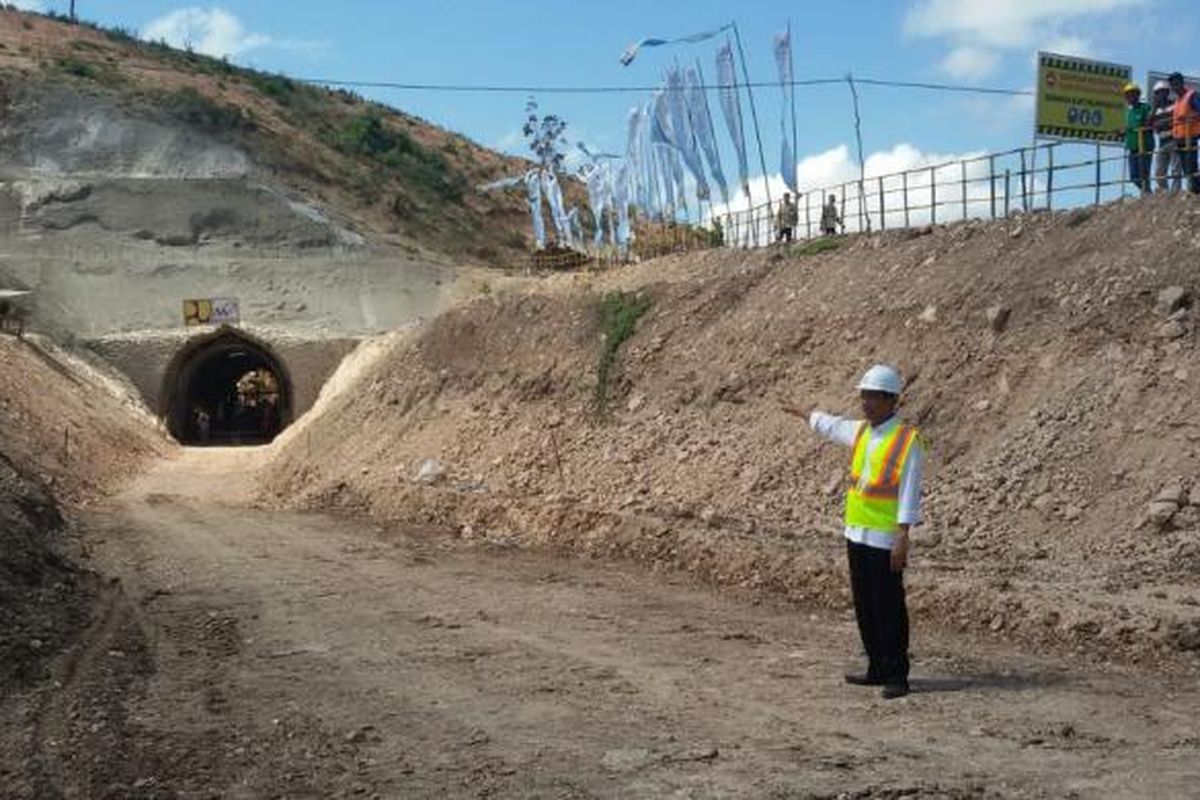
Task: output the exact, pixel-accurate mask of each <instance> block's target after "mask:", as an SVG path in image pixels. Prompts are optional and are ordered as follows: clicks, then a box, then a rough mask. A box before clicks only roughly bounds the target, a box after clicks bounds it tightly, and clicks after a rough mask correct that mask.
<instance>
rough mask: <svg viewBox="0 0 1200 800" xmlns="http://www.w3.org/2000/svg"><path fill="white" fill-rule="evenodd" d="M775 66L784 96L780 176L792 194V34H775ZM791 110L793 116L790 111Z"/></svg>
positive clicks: (794, 182)
mask: <svg viewBox="0 0 1200 800" xmlns="http://www.w3.org/2000/svg"><path fill="white" fill-rule="evenodd" d="M775 66H777V67H778V68H779V90H780V92H781V93H782V95H783V98H782V99H783V103H782V104H781V105H780V107H779V109H780V110H779V134H780V136H781V140H782V145H781V146H780V154H779V155H780V168H779V171H780V174H782V175H783V182H784V183H785V184H786V185H787V187H788V188H789V189H791V190H792V192H795V191H796V159H795V155H794V154H795V152H796V150H795V143H794V142H792V136H791V133H789V131H788V119H789V118H791V119H795V115H796V109H795V108H793V107H792V103H793V102H794V99H795V92H794V91H792V32H791V31H786V32H784V33H777V34H775ZM789 109H791V114H790V115H789V114H788V110H789Z"/></svg>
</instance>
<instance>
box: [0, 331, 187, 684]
mask: <svg viewBox="0 0 1200 800" xmlns="http://www.w3.org/2000/svg"><path fill="white" fill-rule="evenodd" d="M0 376H2V380H0V699H4V698H6V697H7V696H8V694H9V693H11V692H13V691H14V690H17V689H20V688H22V687H23V686H24V685H25V684H27V683H29V682H31V681H34V680H36V679H37V678H39V677H41V676H42V675H43V674H44V670H45V668H46V665H47V663H48V662H49V660H50V659H51V658H53V657H54V656H55V655H56V654H58V653H59V652H60V651H61V650H63V649H64V648H67V647H70V646H71V645H73V644H74V640H75V637H76V635H77V634H78V632H79V630H80V628H81V627H82V626H84V625H85V624H87V623H88V622H89V621H90V619H91V615H92V603H93V600H94V597H95V594H96V592H97V588H98V587H97V583H98V582H97V580H96V578H95V577H94V576H93V575H91V574H90V573H88V572H86V571H83V570H81V569H80V568H79V567H78V566H76V563H77V559H75V558H73V557H72V556H73V555H76V554H75V553H74V550H75V549H76V543H75V542H74V540H73V538H72V537H70V536H68V535H67V530H68V527H69V521H70V518H71V517H72V516H73V512H76V511H78V510H79V509H81V508H84V507H86V506H88V505H89V504H91V503H92V502H94V501H95V500H97V499H98V498H100V497H101V496H103V495H105V494H106V493H108V492H109V491H111V490H112V489H114V488H116V487H118V486H120V485H121V483H122V482H123V481H125V480H127V479H128V478H130V477H132V476H133V475H134V474H136V473H137V472H138V471H140V470H141V469H142V468H143V467H144V466H145V464H146V463H148V462H149V461H150V460H151V459H154V458H156V457H161V456H163V455H165V454H167V453H168V452H170V451H171V445H169V444H168V442H167V441H166V439H165V437H163V436H161V435H159V433H158V431H157V430H156V428H155V426H154V425H153V424H152V422H151V420H150V418H149V416H148V415H147V414H146V413H145V411H143V410H142V409H141V407H140V406H138V405H137V404H136V403H135V402H134V401H132V400H131V397H132V390H131V389H129V388H128V387H126V386H124V385H123V384H122V383H121V382H120V381H119V380H116V379H114V378H113V377H112V376H111V374H110V373H109V372H108V371H107V370H106V369H105V368H104V367H103V366H97V365H93V364H89V363H88V362H85V361H81V360H79V358H77V357H75V356H73V355H70V354H67V353H65V352H64V351H62V350H59V349H58V348H56V347H54V346H53V345H52V344H50V343H49V342H47V341H45V340H40V341H37V342H32V341H29V340H24V341H23V340H19V339H14V338H12V337H9V336H0Z"/></svg>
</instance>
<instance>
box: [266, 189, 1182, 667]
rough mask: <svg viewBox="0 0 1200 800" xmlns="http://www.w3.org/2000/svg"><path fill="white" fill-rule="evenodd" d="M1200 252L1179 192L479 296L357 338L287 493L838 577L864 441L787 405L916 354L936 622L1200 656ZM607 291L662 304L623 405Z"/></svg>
mask: <svg viewBox="0 0 1200 800" xmlns="http://www.w3.org/2000/svg"><path fill="white" fill-rule="evenodd" d="M1198 257H1200V206H1198V205H1196V203H1195V202H1194V201H1193V200H1191V199H1189V198H1169V199H1168V198H1163V199H1158V198H1155V199H1151V200H1142V201H1137V202H1132V203H1125V204H1118V205H1113V206H1109V207H1104V208H1101V209H1097V210H1094V211H1093V210H1092V209H1085V210H1077V211H1074V212H1069V213H1055V214H1037V215H1031V216H1024V217H1021V218H1018V219H1013V220H1009V221H1005V222H1000V223H990V224H985V223H978V222H968V223H962V224H957V225H953V226H948V227H937V228H932V229H925V230H918V231H908V232H889V233H886V234H876V235H871V236H864V237H861V238H856V239H852V240H845V241H843V242H842V244H841V246H840V247H838V248H837V249H834V250H832V251H827V252H822V253H814V252H813V248H811V247H809V248H805V247H804V246H796V247H793V248H791V249H773V250H771V251H770V252H754V253H746V252H736V251H728V250H722V251H710V252H708V253H705V254H699V255H688V256H679V257H673V258H668V259H665V260H658V261H652V262H647V263H644V264H642V265H640V266H638V267H636V268H631V269H629V270H626V271H621V272H619V273H609V274H604V275H597V276H588V275H579V276H569V277H564V278H563V279H562V280H560V281H558V282H557V283H552V284H550V285H547V286H546V287H544V288H542V289H538V290H536V291H529V292H523V293H522V292H512V293H505V294H492V295H488V296H483V297H480V298H479V299H478V300H477V301H476V302H474V303H473V304H471V305H469V306H466V307H463V308H460V309H456V310H453V311H450V312H448V313H446V314H443V315H441V316H440V317H438V318H436V319H434V320H432V321H431V322H429V323H427V324H425V325H423V326H422V327H419V328H416V329H413V330H411V331H408V332H405V333H402V334H397V335H395V336H393V337H390V338H389V339H388V340H386V341H383V342H379V343H377V344H376V345H375V352H374V353H373V354H372V355H371V357H370V359H368V358H366V357H364V358H360V359H359V361H358V363H357V364H356V366H355V372H356V377H353V378H350V377H348V378H347V379H346V380H345V381H342V382H341V383H345V384H349V385H350V389H351V390H346V389H347V387H346V386H336V387H331V391H330V392H329V393H328V395H327V396H326V397H325V398H323V400H322V401H321V402H320V403H319V405H318V409H317V411H315V412H314V413H313V414H312V415H311V416H310V417H309V418H308V419H307V421H306V422H302V423H301V424H300V425H298V426H297V427H295V428H293V429H292V430H291V431H290V432H289V433H288V435H287V436H285V437H284V442H283V443H282V444H280V445H279V448H280V449H279V453H278V456H277V458H276V460H275V463H274V465H273V467H272V469H271V470H270V474H269V476H268V478H267V479H266V481H265V487H264V495H265V497H266V498H267V499H268V501H269V502H272V503H275V504H281V505H298V506H303V507H309V508H329V507H338V508H344V509H346V510H349V511H354V512H367V513H370V514H373V515H377V516H379V517H381V518H387V519H390V520H401V521H408V522H419V523H436V524H441V525H444V526H447V527H448V528H449V529H451V530H453V531H454V532H456V533H457V534H458V535H461V536H462V537H467V538H482V539H487V540H491V541H495V542H503V543H509V544H519V545H531V546H535V547H543V548H549V549H553V550H560V551H564V552H569V553H576V554H589V555H590V554H596V555H626V556H631V557H633V558H635V559H639V560H642V561H644V562H647V563H650V564H652V565H655V566H661V567H664V568H678V569H683V570H687V571H690V572H692V573H694V574H696V575H698V576H701V577H703V578H704V579H706V580H708V581H712V582H715V583H717V584H723V585H733V586H739V587H748V588H752V589H761V590H765V591H769V592H772V593H776V594H782V595H785V596H787V597H789V598H792V599H794V600H797V601H801V602H804V603H813V604H817V605H823V606H835V607H844V606H845V604H846V603H847V597H846V590H845V588H844V586H845V579H844V573H843V570H844V567H843V560H844V555H843V546H842V545H841V541H840V538H839V522H838V518H839V513H840V504H841V497H840V495H841V492H840V486H841V482H842V480H843V477H842V476H843V471H844V468H845V459H846V454H845V453H844V452H839V451H838V449H837V448H835V447H833V446H830V445H826V444H824V443H821V442H819V441H818V440H816V438H815V437H814V436H813V435H812V434H811V433H810V432H809V431H808V430H807V428H806V426H803V425H800V424H798V423H797V421H796V420H794V419H793V418H791V417H788V416H786V415H784V414H783V413H781V412H780V410H779V407H780V404H781V403H789V404H797V405H801V406H813V405H815V406H819V407H821V408H824V409H826V410H829V411H833V412H840V413H844V414H854V412H855V411H856V398H855V393H854V390H853V386H854V382H855V380H856V378H857V376H858V375H859V374H860V373H861V372H862V371H863V369H864V368H865V367H866V366H868V365H869V364H871V363H872V362H876V361H885V362H894V363H897V364H898V365H899V366H900V367H901V369H902V370H903V372H904V374H905V375H906V377H907V380H908V385H907V388H906V392H905V397H904V413H905V414H906V415H907V416H908V418H910V419H911V420H914V421H916V422H917V423H919V424H920V425H921V427H922V429H923V430H924V432H925V434H926V436H927V438H928V440H929V441H930V443H931V468H930V474H929V475H928V479H927V490H926V498H927V501H926V510H925V514H926V520H925V523H924V524H923V525H922V526H921V527H920V528H919V529H918V532H917V534H916V536H915V541H916V545H915V546H916V554H915V557H914V559H913V566H912V568H911V569H910V571H909V578H908V580H909V596H910V606H911V608H912V609H913V612H914V615H915V617H916V619H917V622H918V630H920V626H921V625H926V624H930V623H931V622H935V623H937V624H939V625H945V626H949V627H950V628H951V629H961V630H962V631H964V632H967V633H969V634H971V635H978V636H982V637H995V638H1001V639H1013V640H1022V641H1025V642H1028V643H1032V644H1036V645H1037V646H1046V647H1050V648H1051V649H1063V650H1066V651H1074V652H1077V653H1078V654H1080V655H1081V656H1083V657H1085V658H1089V659H1098V660H1108V659H1118V660H1127V659H1132V660H1135V661H1146V660H1153V661H1155V662H1159V663H1161V664H1162V665H1164V666H1166V665H1182V666H1185V667H1186V666H1188V665H1190V668H1192V669H1195V668H1196V667H1197V666H1200V660H1198V659H1200V481H1197V477H1198V476H1200V472H1198V468H1200V423H1198V422H1197V420H1196V418H1195V413H1194V398H1195V396H1196V392H1197V388H1198V381H1200V359H1198V357H1197V347H1196V346H1197V330H1196V316H1195V315H1196V312H1195V310H1194V306H1193V302H1192V298H1193V297H1194V295H1195V292H1196V290H1197V285H1196V265H1197V259H1198ZM614 291H617V292H623V293H624V294H621V295H613V294H611V293H612V292H614ZM606 296H607V297H608V304H609V307H610V308H614V307H615V308H624V309H626V310H629V309H632V308H634V306H636V305H637V302H638V298H640V297H644V298H649V303H650V304H649V308H648V310H647V311H646V312H645V314H644V315H643V316H642V317H641V319H640V321H639V322H638V324H637V327H636V331H635V332H634V334H633V335H632V337H631V338H630V339H629V340H628V341H627V343H625V344H624V346H623V347H622V348H621V350H620V351H619V353H618V356H617V360H616V362H615V365H614V367H613V377H612V378H611V381H610V386H609V387H608V394H609V398H610V399H609V404H608V409H609V411H608V413H606V414H604V415H598V414H597V410H596V405H595V402H596V401H595V398H596V390H597V365H598V363H599V359H600V354H601V352H602V346H603V340H604V336H605V334H606V331H605V326H604V323H603V322H602V318H603V317H602V314H601V311H600V309H601V307H602V301H603V298H604V297H606ZM368 360H370V361H371V363H369V364H367V363H364V361H368ZM333 389H340V390H341V391H333ZM918 646H919V645H918Z"/></svg>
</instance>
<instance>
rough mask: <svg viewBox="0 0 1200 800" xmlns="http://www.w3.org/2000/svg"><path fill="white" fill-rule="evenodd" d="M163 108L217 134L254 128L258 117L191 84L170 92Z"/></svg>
mask: <svg viewBox="0 0 1200 800" xmlns="http://www.w3.org/2000/svg"><path fill="white" fill-rule="evenodd" d="M163 107H164V108H166V110H167V113H169V114H170V115H171V116H173V117H175V119H178V120H180V121H181V122H184V123H187V124H188V125H191V126H192V127H195V128H200V129H201V130H206V131H210V132H213V133H220V132H222V131H251V130H254V127H255V125H254V119H253V118H252V117H251V116H250V115H249V113H248V112H246V111H245V110H244V109H242V108H240V107H238V106H230V105H224V104H222V103H218V102H216V101H215V100H213V99H212V98H210V97H208V96H206V95H203V94H201V93H200V92H199V91H197V90H196V89H194V88H193V87H191V86H185V87H183V88H182V89H178V90H176V91H174V92H171V93H170V94H168V95H167V96H166V98H165V100H164V103H163Z"/></svg>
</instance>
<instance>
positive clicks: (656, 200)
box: [638, 105, 666, 219]
mask: <svg viewBox="0 0 1200 800" xmlns="http://www.w3.org/2000/svg"><path fill="white" fill-rule="evenodd" d="M650 127H651V110H650V106H649V105H647V106H646V107H645V108H644V109H642V117H641V127H640V128H639V130H638V138H639V141H640V142H641V150H640V151H639V153H640V156H641V159H642V175H643V179H644V180H645V182H646V195H647V207H648V208H650V209H651V212H652V213H653V215H654V216H655V217H656V218H657V219H662V218H663V216H664V214H665V213H666V210H665V208H664V207H663V189H662V181H661V180H660V179H659V173H658V154H657V153H656V152H655V146H654V142H653V141H652V140H651V137H650Z"/></svg>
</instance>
